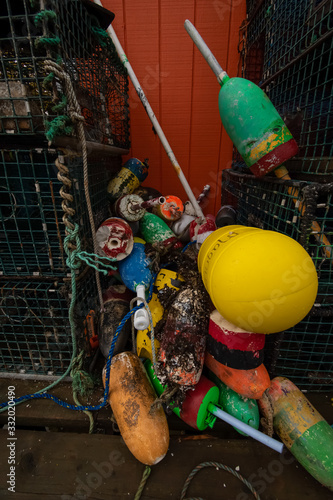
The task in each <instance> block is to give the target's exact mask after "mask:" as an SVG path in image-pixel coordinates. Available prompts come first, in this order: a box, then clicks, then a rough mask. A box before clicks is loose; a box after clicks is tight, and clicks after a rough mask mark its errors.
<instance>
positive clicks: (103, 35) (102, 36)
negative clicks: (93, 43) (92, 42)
mask: <svg viewBox="0 0 333 500" xmlns="http://www.w3.org/2000/svg"><path fill="white" fill-rule="evenodd" d="M91 31H92V32H93V33H94V35H95V36H96V37H97V38H98V41H99V43H100V44H101V45H102V47H106V46H107V45H108V44H109V35H108V34H107V32H106V31H105V30H103V28H101V27H100V26H91Z"/></svg>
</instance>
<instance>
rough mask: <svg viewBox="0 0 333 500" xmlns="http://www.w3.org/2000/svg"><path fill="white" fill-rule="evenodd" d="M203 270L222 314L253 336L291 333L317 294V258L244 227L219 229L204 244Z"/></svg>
mask: <svg viewBox="0 0 333 500" xmlns="http://www.w3.org/2000/svg"><path fill="white" fill-rule="evenodd" d="M198 267H199V270H200V272H201V276H202V280H203V282H204V284H205V287H206V289H207V291H208V293H209V295H210V297H211V299H212V302H213V304H214V305H215V307H216V309H217V310H218V311H219V312H220V314H221V315H222V316H223V317H225V318H226V319H227V320H228V321H230V323H233V324H234V325H236V326H239V327H240V328H243V329H244V330H246V331H248V332H255V333H275V332H280V331H284V330H287V329H289V328H291V327H292V326H294V325H295V324H296V323H298V322H299V321H301V320H302V319H303V318H304V317H305V316H306V314H307V313H308V312H309V311H310V309H311V307H312V306H313V303H314V301H315V298H316V295H317V289H318V278H317V272H316V268H315V266H314V263H313V261H312V259H311V257H310V256H309V254H308V253H307V252H306V251H305V250H304V248H303V247H302V246H301V245H300V244H299V243H297V242H296V241H295V240H293V239H292V238H290V237H289V236H286V235H284V234H281V233H278V232H276V231H268V230H264V229H259V228H253V227H246V226H238V225H236V226H226V227H222V228H220V229H217V230H216V231H214V232H213V233H212V234H211V235H210V236H208V238H206V240H205V241H204V242H203V244H202V246H201V248H200V251H199V255H198Z"/></svg>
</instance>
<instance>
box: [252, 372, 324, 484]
mask: <svg viewBox="0 0 333 500" xmlns="http://www.w3.org/2000/svg"><path fill="white" fill-rule="evenodd" d="M267 394H268V396H269V398H270V400H271V403H272V405H273V415H274V417H273V425H274V430H275V432H276V433H277V434H278V436H279V437H280V438H281V440H282V441H283V443H284V444H285V445H286V446H287V448H289V450H290V451H291V453H292V454H293V455H294V456H295V458H296V459H297V460H298V461H299V463H300V464H301V465H302V466H303V467H304V468H305V469H306V470H307V471H308V472H309V473H310V474H311V475H312V476H313V477H314V478H315V479H317V481H319V482H320V483H321V484H323V485H324V486H326V487H327V488H329V489H330V490H332V491H333V429H332V428H331V427H330V425H329V424H328V423H327V422H326V420H325V419H324V418H323V417H322V416H321V415H320V413H319V412H318V411H317V410H316V409H315V408H314V407H313V405H312V404H311V403H310V401H309V400H308V399H307V398H306V397H305V396H304V394H303V393H302V392H301V391H300V390H299V389H298V387H297V386H296V385H295V384H294V383H293V382H291V381H290V380H289V379H287V378H284V377H276V378H274V379H273V380H272V383H271V386H270V388H269V389H268V391H267ZM259 405H260V406H262V407H263V410H264V411H265V403H264V402H263V401H259Z"/></svg>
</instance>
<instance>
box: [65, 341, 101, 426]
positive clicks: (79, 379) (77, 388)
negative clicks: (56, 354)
mask: <svg viewBox="0 0 333 500" xmlns="http://www.w3.org/2000/svg"><path fill="white" fill-rule="evenodd" d="M83 356H84V351H83V350H82V351H81V352H80V354H79V355H78V356H76V357H75V358H74V359H73V360H72V363H71V366H72V369H71V377H72V389H73V400H74V403H75V404H76V405H78V406H82V404H81V402H80V400H79V398H78V393H79V394H80V395H81V396H86V395H88V394H90V393H91V392H92V390H93V388H94V381H93V379H92V378H91V376H90V375H89V373H87V372H86V371H84V370H82V364H83ZM83 413H85V414H86V415H87V417H88V418H89V434H92V433H93V432H94V426H95V422H94V417H93V415H92V413H91V411H88V410H83Z"/></svg>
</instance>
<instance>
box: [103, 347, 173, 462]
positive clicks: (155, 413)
mask: <svg viewBox="0 0 333 500" xmlns="http://www.w3.org/2000/svg"><path fill="white" fill-rule="evenodd" d="M103 382H104V386H105V369H104V371H103ZM155 399H156V395H155V392H154V389H153V387H152V385H151V383H150V381H149V378H148V376H147V373H146V371H145V369H144V367H143V365H142V363H141V361H140V359H139V358H138V357H137V355H136V354H133V353H132V352H122V353H120V354H117V355H116V356H114V358H113V359H112V362H111V370H110V378H109V402H110V405H111V408H112V411H113V414H114V416H115V419H116V421H117V425H118V427H119V430H120V433H121V436H122V438H123V439H124V441H125V443H126V445H127V447H128V449H129V450H130V452H131V453H132V454H133V455H134V456H135V458H136V459H137V460H139V461H140V462H142V463H143V464H145V465H155V464H157V463H158V462H160V461H161V460H162V459H163V458H164V457H165V455H166V453H167V451H168V447H169V428H168V423H167V419H166V416H165V413H164V411H163V408H162V407H161V406H160V407H158V408H154V407H153V408H152V404H153V402H154V401H155Z"/></svg>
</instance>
